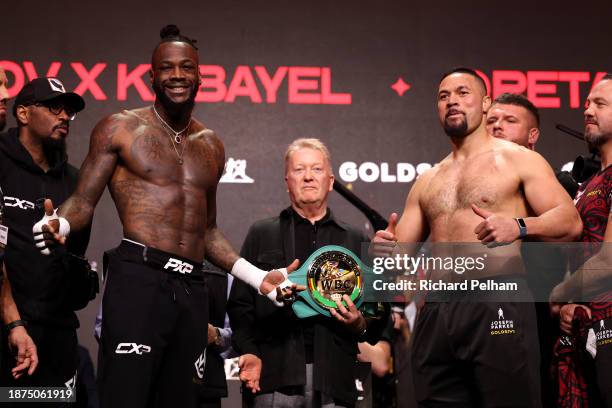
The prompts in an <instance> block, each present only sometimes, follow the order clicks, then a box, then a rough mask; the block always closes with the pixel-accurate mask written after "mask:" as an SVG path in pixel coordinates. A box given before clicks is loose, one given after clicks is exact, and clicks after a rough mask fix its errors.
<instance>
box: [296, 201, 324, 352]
mask: <svg viewBox="0 0 612 408" xmlns="http://www.w3.org/2000/svg"><path fill="white" fill-rule="evenodd" d="M292 213H293V222H294V225H295V230H294V241H293V242H295V257H296V258H297V259H299V260H300V265H301V264H302V263H303V262H305V261H306V259H308V257H309V256H310V255H312V253H313V252H314V251H316V250H317V249H319V248H321V247H322V246H325V245H328V244H327V243H325V244H323V245H320V243H321V242H325V239H324V236H325V235H329V233H328V232H327V231H326V229H328V228H329V224H331V223H333V220H332V219H331V217H330V212H329V208H328V209H327V211H326V212H325V215H324V216H323V218H321V219H320V220H317V221H315V222H314V224H313V223H311V222H310V220H308V219H306V218H304V217H302V216H301V215H300V214H298V213H297V212H296V211H295V210H293V211H292ZM317 319H321V317H317V316H315V317H311V318H309V319H303V320H301V321H300V324H301V326H302V334H303V335H304V352H305V355H306V364H310V363H312V362H313V360H314V356H313V344H314V342H313V340H314V324H315V322H316V321H317Z"/></svg>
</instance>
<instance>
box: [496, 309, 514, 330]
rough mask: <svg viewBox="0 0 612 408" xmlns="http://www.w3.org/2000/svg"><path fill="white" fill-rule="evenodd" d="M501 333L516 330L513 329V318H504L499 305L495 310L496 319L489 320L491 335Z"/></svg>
mask: <svg viewBox="0 0 612 408" xmlns="http://www.w3.org/2000/svg"><path fill="white" fill-rule="evenodd" d="M503 334H516V330H515V329H514V320H506V317H505V316H504V310H503V309H502V308H501V307H500V308H499V309H498V310H497V320H493V321H492V322H491V336H499V335H503Z"/></svg>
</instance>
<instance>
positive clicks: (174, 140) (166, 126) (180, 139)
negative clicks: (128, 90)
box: [153, 105, 191, 164]
mask: <svg viewBox="0 0 612 408" xmlns="http://www.w3.org/2000/svg"><path fill="white" fill-rule="evenodd" d="M153 112H155V116H157V119H158V120H159V122H160V123H161V124H162V127H163V128H164V130H165V131H166V133H167V134H168V137H170V142H171V143H172V147H173V148H174V152H175V153H176V156H177V157H178V162H179V164H183V155H184V154H185V147H187V143H185V144H184V145H183V148H182V149H181V153H180V154H179V152H178V149H177V148H176V145H177V144H182V142H183V137H182V136H181V133H184V132H185V131H186V130H187V129H189V126H191V118H189V123H187V126H185V128H184V129H183V130H181V131H179V132H177V131H176V130H174V129H173V128H172V126H170V125H169V124H168V123H166V121H165V120H164V119H163V118H162V117H161V116H160V114H159V113H157V109H155V105H153ZM168 131H170V132H172V133H173V134H174V137H172V135H171V134H170V133H169V132H168ZM187 141H189V138H187Z"/></svg>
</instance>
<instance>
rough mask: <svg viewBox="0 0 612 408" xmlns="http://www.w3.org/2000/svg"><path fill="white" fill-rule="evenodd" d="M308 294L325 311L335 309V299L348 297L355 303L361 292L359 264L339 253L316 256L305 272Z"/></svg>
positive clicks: (325, 253)
mask: <svg viewBox="0 0 612 408" xmlns="http://www.w3.org/2000/svg"><path fill="white" fill-rule="evenodd" d="M307 283H308V292H309V293H310V295H311V296H312V298H313V299H314V301H315V302H316V303H317V304H318V305H319V306H322V307H324V308H326V309H330V308H337V305H336V299H337V300H340V301H342V296H343V295H348V296H349V297H350V299H351V301H352V302H355V301H356V300H357V299H358V298H359V297H360V296H361V293H362V292H363V279H362V277H361V268H360V267H359V264H358V263H357V262H356V261H355V260H354V259H353V258H352V257H351V256H349V255H347V254H346V253H344V252H340V251H327V252H324V253H322V254H321V255H320V256H318V257H317V258H316V259H315V260H314V261H313V262H312V264H311V265H310V267H309V268H308V272H307Z"/></svg>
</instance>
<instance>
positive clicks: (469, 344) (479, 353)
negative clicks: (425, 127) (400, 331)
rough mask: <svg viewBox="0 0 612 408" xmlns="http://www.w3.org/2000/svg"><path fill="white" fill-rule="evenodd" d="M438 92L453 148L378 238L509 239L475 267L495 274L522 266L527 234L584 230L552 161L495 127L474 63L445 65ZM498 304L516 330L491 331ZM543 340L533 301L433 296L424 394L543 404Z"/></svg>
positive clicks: (474, 401) (424, 335)
mask: <svg viewBox="0 0 612 408" xmlns="http://www.w3.org/2000/svg"><path fill="white" fill-rule="evenodd" d="M437 100H438V117H439V119H440V123H441V124H442V126H443V128H444V131H445V133H446V134H447V135H448V136H449V137H450V142H451V148H452V151H451V153H450V154H449V155H448V156H447V157H445V158H444V159H443V160H442V161H441V162H440V163H438V164H437V165H436V166H435V167H434V168H432V169H431V170H430V171H428V172H426V173H425V174H423V175H421V176H420V177H419V178H418V179H417V181H416V182H415V184H414V186H413V187H412V190H411V191H410V193H409V194H408V198H407V200H406V206H405V208H404V212H403V214H402V217H401V218H400V219H399V222H398V221H397V215H396V214H392V215H391V217H390V219H389V227H388V228H387V229H386V230H384V231H378V232H377V233H376V237H375V239H374V242H375V243H378V244H379V245H382V246H384V245H389V244H391V243H392V242H399V243H415V242H423V241H425V240H426V239H427V238H428V237H429V239H430V241H431V242H433V243H438V242H457V243H470V242H481V243H482V244H484V245H487V246H488V247H495V246H500V245H508V246H506V247H504V248H496V249H493V250H491V254H495V251H498V250H502V251H503V252H504V257H503V258H502V259H503V260H506V261H505V262H499V263H498V264H497V265H494V266H492V265H491V263H490V262H487V264H486V266H487V268H486V269H485V270H484V271H483V272H482V273H481V274H480V275H479V276H477V277H478V278H493V279H495V278H503V277H505V276H509V275H511V276H515V277H516V276H520V275H521V274H523V273H524V272H523V270H522V269H521V267H520V265H521V263H520V262H513V261H512V258H513V257H514V258H517V259H519V260H520V255H519V242H520V240H521V239H522V238H524V237H532V238H534V239H537V240H540V241H571V240H574V239H575V238H576V237H577V236H578V235H579V234H580V229H581V226H582V225H581V221H580V218H579V216H578V214H577V212H576V210H575V208H574V207H573V205H572V201H571V200H570V198H569V197H568V195H567V194H566V193H565V192H564V191H563V188H562V187H561V185H559V183H558V182H557V181H556V179H555V175H554V173H553V171H552V169H551V168H550V167H549V165H548V163H547V162H546V161H545V160H544V159H543V158H542V157H541V156H540V155H539V154H537V153H535V152H533V151H531V150H528V149H526V148H524V147H520V146H517V145H516V144H514V143H510V142H507V141H505V140H500V139H496V138H494V137H492V136H491V135H489V134H487V132H486V129H485V120H484V118H485V113H486V111H487V110H488V108H489V106H490V98H489V97H488V96H487V95H486V91H485V85H484V83H483V81H482V80H481V79H480V78H479V77H478V75H477V74H476V73H475V72H474V71H473V70H470V69H464V68H460V69H456V70H453V71H451V72H450V73H448V74H446V75H444V77H443V78H442V81H441V82H440V85H439V89H438V99H437ZM515 218H519V219H521V220H519V221H517V220H516V219H515ZM519 223H520V224H519ZM484 249H486V248H484ZM508 260H510V261H508ZM430 300H431V299H430ZM500 308H501V309H502V310H503V313H504V317H505V319H506V320H507V321H513V325H514V330H513V333H511V334H504V335H493V331H492V330H490V327H491V324H492V321H494V320H498V311H499V309H500ZM537 350H538V346H537V331H536V327H535V316H534V312H533V304H531V303H516V302H501V301H497V302H491V303H484V302H481V303H477V302H472V303H469V302H465V303H462V302H459V301H457V300H453V298H452V297H451V299H450V300H447V301H443V302H426V303H425V305H424V306H423V308H422V310H421V311H420V313H419V317H418V321H417V324H416V328H415V337H414V343H413V348H412V359H413V365H414V376H415V389H416V394H417V395H416V396H417V400H418V401H419V404H420V405H421V406H427V407H431V406H445V407H446V406H457V407H466V406H470V407H477V406H483V407H500V406H504V407H527V406H540V395H539V393H540V391H539V381H538V365H537V364H538V352H537Z"/></svg>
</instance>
